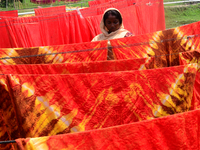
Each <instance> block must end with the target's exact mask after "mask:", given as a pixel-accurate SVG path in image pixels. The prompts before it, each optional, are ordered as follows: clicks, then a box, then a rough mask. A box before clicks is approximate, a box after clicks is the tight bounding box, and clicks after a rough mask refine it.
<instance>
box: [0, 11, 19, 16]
mask: <svg viewBox="0 0 200 150" xmlns="http://www.w3.org/2000/svg"><path fill="white" fill-rule="evenodd" d="M0 17H18V10H10V11H0Z"/></svg>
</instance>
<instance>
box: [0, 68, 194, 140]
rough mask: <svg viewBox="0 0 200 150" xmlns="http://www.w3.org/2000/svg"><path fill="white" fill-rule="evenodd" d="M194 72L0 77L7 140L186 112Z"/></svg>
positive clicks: (189, 69)
mask: <svg viewBox="0 0 200 150" xmlns="http://www.w3.org/2000/svg"><path fill="white" fill-rule="evenodd" d="M195 74H196V64H189V65H185V66H178V67H171V68H162V69H150V70H142V71H126V72H108V73H89V74H71V75H1V76H0V81H1V82H0V84H1V86H0V91H1V99H0V102H1V103H2V104H3V105H0V112H1V113H2V116H3V119H4V121H5V124H6V126H7V132H6V133H8V135H9V138H10V139H17V138H25V137H39V136H51V135H56V134H62V133H73V132H80V131H87V130H93V129H99V128H106V127H111V126H116V125H123V124H127V123H132V122H136V121H142V120H147V119H152V118H158V117H162V116H167V115H172V114H176V113H181V112H185V111H189V110H190V108H191V103H192V101H191V100H192V91H193V83H194V80H195ZM8 83H9V84H8ZM0 135H1V137H0V140H5V139H4V135H3V134H0Z"/></svg>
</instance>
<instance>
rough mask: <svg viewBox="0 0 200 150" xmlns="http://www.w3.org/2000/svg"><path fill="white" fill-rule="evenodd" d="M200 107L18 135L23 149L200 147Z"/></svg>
mask: <svg viewBox="0 0 200 150" xmlns="http://www.w3.org/2000/svg"><path fill="white" fill-rule="evenodd" d="M199 114H200V110H195V111H191V112H185V113H182V114H177V115H172V116H167V117H163V118H158V119H153V120H148V121H142V122H138V123H131V124H126V125H122V126H114V127H110V128H106V129H98V130H93V131H87V132H82V133H74V134H62V135H57V136H49V137H39V138H27V139H17V140H16V141H17V144H18V149H19V150H28V149H29V148H28V147H31V148H32V149H39V148H40V147H43V149H44V150H60V149H77V150H83V149H91V148H95V149H96V150H102V149H113V150H118V149H132V150H138V149H148V150H155V149H190V150H197V149H199V148H200V147H199V135H200V133H199V131H200V122H199V119H200V116H199Z"/></svg>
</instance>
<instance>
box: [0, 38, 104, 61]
mask: <svg viewBox="0 0 200 150" xmlns="http://www.w3.org/2000/svg"><path fill="white" fill-rule="evenodd" d="M106 59H107V41H97V42H90V43H80V44H68V45H55V46H44V47H32V48H5V49H4V48H2V49H0V64H5V65H15V64H54V63H69V62H84V61H85V62H89V61H101V60H106Z"/></svg>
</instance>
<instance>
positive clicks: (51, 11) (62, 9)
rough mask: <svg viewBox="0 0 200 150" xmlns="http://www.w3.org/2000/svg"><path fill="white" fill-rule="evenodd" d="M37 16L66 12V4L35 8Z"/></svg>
mask: <svg viewBox="0 0 200 150" xmlns="http://www.w3.org/2000/svg"><path fill="white" fill-rule="evenodd" d="M34 11H35V16H49V15H55V14H62V13H66V6H65V5H63V6H56V7H47V8H37V9H34Z"/></svg>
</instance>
